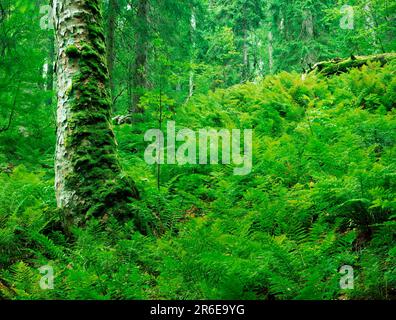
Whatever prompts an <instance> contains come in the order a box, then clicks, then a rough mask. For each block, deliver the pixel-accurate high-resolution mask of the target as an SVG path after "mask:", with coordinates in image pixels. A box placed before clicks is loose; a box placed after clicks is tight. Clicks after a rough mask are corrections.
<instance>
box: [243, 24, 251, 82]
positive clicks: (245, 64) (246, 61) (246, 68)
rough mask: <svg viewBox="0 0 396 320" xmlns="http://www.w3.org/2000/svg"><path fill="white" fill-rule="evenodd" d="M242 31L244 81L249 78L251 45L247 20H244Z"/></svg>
mask: <svg viewBox="0 0 396 320" xmlns="http://www.w3.org/2000/svg"><path fill="white" fill-rule="evenodd" d="M242 33H243V40H242V41H243V44H242V46H243V48H242V51H243V71H242V81H247V80H249V76H250V74H249V71H250V70H249V52H248V50H249V46H248V29H247V21H246V20H244V22H243V25H242Z"/></svg>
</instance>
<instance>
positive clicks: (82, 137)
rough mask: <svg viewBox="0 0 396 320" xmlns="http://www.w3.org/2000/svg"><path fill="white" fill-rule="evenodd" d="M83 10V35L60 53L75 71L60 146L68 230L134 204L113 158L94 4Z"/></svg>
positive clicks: (114, 149) (88, 3)
mask: <svg viewBox="0 0 396 320" xmlns="http://www.w3.org/2000/svg"><path fill="white" fill-rule="evenodd" d="M85 10H86V11H85V13H84V19H85V23H86V25H87V26H89V27H88V28H87V33H88V34H87V36H86V37H84V40H82V41H76V43H75V44H74V45H70V46H68V47H67V49H66V55H67V56H68V58H70V59H76V62H77V64H78V67H79V68H78V73H77V74H76V75H75V76H74V77H73V80H72V87H71V88H70V94H69V100H70V102H71V105H70V111H71V113H70V115H69V118H68V126H67V132H66V136H65V142H64V143H65V147H66V149H67V153H68V155H69V159H68V160H69V161H70V163H71V165H72V171H71V173H69V174H68V175H67V176H66V177H65V181H66V182H65V188H66V189H68V190H72V191H73V192H74V199H75V200H76V201H75V203H74V204H73V207H70V208H66V214H67V215H68V217H67V221H69V223H73V224H76V223H77V224H79V223H82V222H83V221H84V220H85V219H87V218H89V217H92V216H94V217H99V216H103V215H105V214H110V215H115V216H118V217H121V216H124V217H125V216H130V214H131V212H130V209H129V208H128V203H129V200H130V199H131V198H138V191H137V189H136V187H135V185H134V183H133V181H132V180H131V179H128V178H127V177H124V176H123V175H122V171H121V167H120V164H119V160H118V158H117V146H116V141H115V136H114V132H113V130H112V126H111V121H110V119H111V99H110V94H109V91H108V88H107V83H108V70H107V65H106V56H105V39H104V33H103V28H102V26H101V25H100V23H99V21H101V18H100V16H101V13H100V7H99V1H86V5H85Z"/></svg>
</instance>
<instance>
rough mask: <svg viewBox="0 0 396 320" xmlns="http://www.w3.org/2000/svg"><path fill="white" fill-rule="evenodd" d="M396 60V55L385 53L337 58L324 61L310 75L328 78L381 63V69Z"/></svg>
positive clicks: (314, 67)
mask: <svg viewBox="0 0 396 320" xmlns="http://www.w3.org/2000/svg"><path fill="white" fill-rule="evenodd" d="M395 59H396V53H384V54H378V55H371V56H353V55H352V56H351V57H350V58H348V59H340V58H336V59H333V60H330V61H322V62H318V63H317V64H315V65H314V66H313V67H312V68H311V70H310V71H309V72H308V73H310V74H312V73H315V74H322V75H324V76H326V77H330V76H334V75H338V74H342V73H346V72H349V71H350V70H351V69H354V68H361V67H362V66H364V65H368V64H369V63H373V62H379V63H380V64H381V67H383V66H384V65H386V64H387V63H389V62H390V61H392V60H395Z"/></svg>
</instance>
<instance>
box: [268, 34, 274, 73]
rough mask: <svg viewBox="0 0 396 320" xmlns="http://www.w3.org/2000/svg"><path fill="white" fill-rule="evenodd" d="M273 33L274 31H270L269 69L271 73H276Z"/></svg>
mask: <svg viewBox="0 0 396 320" xmlns="http://www.w3.org/2000/svg"><path fill="white" fill-rule="evenodd" d="M273 39H274V38H273V34H272V31H269V32H268V69H269V73H270V74H273V73H274V47H273Z"/></svg>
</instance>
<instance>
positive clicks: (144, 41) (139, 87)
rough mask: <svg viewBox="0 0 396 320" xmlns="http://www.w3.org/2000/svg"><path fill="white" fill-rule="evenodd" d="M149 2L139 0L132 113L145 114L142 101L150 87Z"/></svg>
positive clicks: (133, 71)
mask: <svg viewBox="0 0 396 320" xmlns="http://www.w3.org/2000/svg"><path fill="white" fill-rule="evenodd" d="M148 13H149V2H148V0H139V1H138V8H137V28H136V29H137V30H136V35H135V61H134V64H133V70H132V83H133V85H132V87H133V94H132V101H131V108H130V112H131V113H144V110H143V108H142V107H141V106H140V99H141V97H142V95H143V94H144V90H145V89H147V87H148V80H147V63H148V41H149V32H148Z"/></svg>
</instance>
